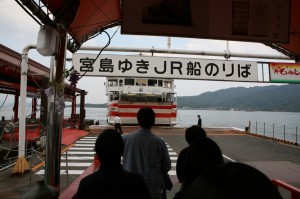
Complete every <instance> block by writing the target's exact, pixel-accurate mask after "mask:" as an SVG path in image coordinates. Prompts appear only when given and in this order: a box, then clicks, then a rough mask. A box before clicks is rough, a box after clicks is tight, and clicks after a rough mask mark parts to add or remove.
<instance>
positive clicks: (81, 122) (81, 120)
mask: <svg viewBox="0 0 300 199" xmlns="http://www.w3.org/2000/svg"><path fill="white" fill-rule="evenodd" d="M84 104H85V90H81V91H80V117H79V129H81V130H83V129H84V118H85V109H84Z"/></svg>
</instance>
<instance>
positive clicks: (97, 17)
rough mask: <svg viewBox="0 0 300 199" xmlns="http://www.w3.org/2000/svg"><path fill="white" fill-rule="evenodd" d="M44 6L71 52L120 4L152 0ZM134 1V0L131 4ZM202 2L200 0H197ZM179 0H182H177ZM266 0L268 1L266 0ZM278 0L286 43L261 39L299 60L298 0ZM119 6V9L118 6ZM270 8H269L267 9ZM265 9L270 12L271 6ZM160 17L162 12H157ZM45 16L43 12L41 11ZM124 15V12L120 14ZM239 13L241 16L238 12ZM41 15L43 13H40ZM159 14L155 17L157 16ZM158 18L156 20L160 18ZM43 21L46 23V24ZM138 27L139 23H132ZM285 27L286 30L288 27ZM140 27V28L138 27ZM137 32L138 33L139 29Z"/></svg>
mask: <svg viewBox="0 0 300 199" xmlns="http://www.w3.org/2000/svg"><path fill="white" fill-rule="evenodd" d="M17 1H20V2H22V3H23V5H25V6H26V7H27V9H31V11H32V12H33V10H34V9H32V7H34V6H32V5H30V6H29V5H28V4H34V2H35V1H34V0H31V1H30V0H17ZM196 1H197V2H198V0H190V1H185V2H196ZM28 2H30V3H28ZM41 2H42V3H43V4H44V6H45V7H46V8H47V9H48V11H49V12H51V13H52V14H53V19H54V20H52V22H53V23H50V22H49V20H45V19H40V21H42V23H44V24H45V23H49V24H50V25H51V24H52V25H53V24H56V25H62V26H63V27H65V29H66V30H67V32H68V33H69V34H70V35H71V36H72V39H71V40H69V43H68V50H70V51H71V52H75V51H77V50H78V49H79V47H80V46H81V44H83V43H84V42H85V41H87V40H88V39H90V38H93V37H95V36H96V35H97V34H99V33H101V31H103V30H105V29H107V28H110V27H113V26H116V25H120V24H121V16H122V15H121V13H122V12H125V11H126V10H124V9H126V8H124V5H125V3H126V4H130V5H131V6H130V9H131V11H130V12H132V13H133V12H135V13H137V12H139V10H140V9H141V8H140V7H141V5H142V6H143V5H144V4H146V3H149V2H152V1H151V0H143V1H141V0H126V2H125V1H124V2H122V3H124V5H122V6H121V0H109V1H103V0H41ZM134 2H138V3H137V4H135V3H134ZM153 2H154V1H153ZM157 2H160V3H162V2H164V1H157ZM166 2H167V1H166ZM168 2H172V3H173V5H177V7H178V5H179V3H180V2H181V1H178V0H173V1H168ZM201 2H204V1H201ZM205 2H209V3H210V4H211V5H216V4H219V3H220V1H217V0H210V1H205ZM243 2H254V3H255V1H254V0H245V1H243ZM181 3H182V2H181ZM268 3H269V1H268ZM279 3H283V4H284V5H290V12H289V14H290V16H289V19H290V20H289V22H287V21H285V22H284V23H288V26H287V27H289V28H286V29H287V31H289V32H288V33H287V34H288V39H287V40H288V41H287V42H286V43H282V42H279V43H277V42H272V41H271V42H270V41H261V43H264V44H266V45H268V46H270V47H272V48H274V49H276V50H278V51H280V52H282V53H284V54H286V55H288V56H289V57H291V58H292V59H294V60H295V61H297V62H299V57H300V1H299V0H284V1H280V2H279ZM222 4H223V5H225V6H227V7H228V6H232V5H231V4H232V1H229V0H228V1H223V2H222ZM121 7H122V9H121ZM179 7H180V6H179ZM270 10H271V9H270ZM270 10H269V12H272V10H271V11H270ZM160 14H161V15H162V16H161V17H164V13H160ZM41 16H45V15H41ZM123 17H124V16H123ZM241 17H242V16H241ZM42 18H43V17H42ZM158 18H159V17H158ZM132 20H136V19H135V18H133V17H129V18H122V25H123V24H124V23H127V24H128V23H129V24H130V23H131V21H132ZM160 20H161V19H159V20H158V21H160ZM49 24H47V25H49ZM185 25H186V24H183V26H185ZM159 27H161V23H157V24H156V25H155V24H154V25H153V27H152V29H157V30H159ZM133 28H139V27H133ZM288 29H289V30H288ZM140 31H141V30H140ZM142 31H144V32H143V33H142V34H148V35H151V34H153V35H159V34H154V33H151V31H147V30H142ZM139 34H141V33H139ZM168 36H178V37H185V33H184V34H182V33H181V32H180V30H179V29H178V30H176V29H175V30H174V31H172V32H171V33H170V34H168ZM195 38H202V37H195ZM207 39H215V38H207ZM222 39H224V40H230V38H228V39H226V38H222ZM240 41H249V40H245V39H240Z"/></svg>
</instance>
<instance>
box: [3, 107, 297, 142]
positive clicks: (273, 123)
mask: <svg viewBox="0 0 300 199" xmlns="http://www.w3.org/2000/svg"><path fill="white" fill-rule="evenodd" d="M85 110H86V119H91V120H94V121H98V122H99V124H100V125H101V124H106V113H107V109H106V108H85ZM0 111H1V112H0V117H1V116H4V117H5V118H6V119H10V118H11V117H12V116H13V112H12V110H9V109H5V107H4V108H2V109H1V110H0ZM30 111H31V110H30V109H28V110H27V115H30ZM76 112H77V113H79V108H77V109H76ZM70 115H71V107H66V108H65V110H64V117H65V118H69V117H70ZM197 115H201V118H202V125H203V127H220V128H221V127H235V128H239V129H241V130H244V129H245V127H250V131H251V132H252V133H257V134H261V135H266V136H269V137H273V136H274V137H279V138H281V139H286V140H289V141H293V142H296V141H297V143H300V113H298V112H266V111H253V112H247V111H221V110H182V109H179V110H178V111H177V125H176V126H178V127H189V126H191V125H195V124H197V121H198V118H197ZM37 117H39V112H37ZM273 134H274V135H273ZM298 134H299V135H298Z"/></svg>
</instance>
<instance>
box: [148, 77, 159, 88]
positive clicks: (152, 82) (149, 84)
mask: <svg viewBox="0 0 300 199" xmlns="http://www.w3.org/2000/svg"><path fill="white" fill-rule="evenodd" d="M156 85H157V80H156V79H148V86H156Z"/></svg>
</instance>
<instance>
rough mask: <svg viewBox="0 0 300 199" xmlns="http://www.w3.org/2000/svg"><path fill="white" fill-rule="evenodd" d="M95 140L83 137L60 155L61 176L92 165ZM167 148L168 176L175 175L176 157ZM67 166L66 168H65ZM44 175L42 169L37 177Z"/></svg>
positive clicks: (169, 148) (79, 172) (72, 173)
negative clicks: (168, 160)
mask: <svg viewBox="0 0 300 199" xmlns="http://www.w3.org/2000/svg"><path fill="white" fill-rule="evenodd" d="M96 139H97V137H91V136H89V137H83V138H81V139H80V140H78V141H76V142H75V143H74V146H73V147H71V148H70V149H69V150H68V151H67V154H66V153H64V154H62V156H61V175H66V174H69V175H81V174H82V173H83V172H84V171H85V169H87V168H88V167H89V166H90V165H91V164H92V163H93V160H94V154H95V151H94V146H95V142H96ZM166 144H167V143H166ZM167 147H168V151H169V155H170V159H171V166H172V168H171V170H170V171H169V175H176V161H177V157H178V156H177V153H176V152H175V151H174V150H173V149H172V148H171V146H170V145H168V144H167ZM66 156H67V159H66ZM67 165H68V168H67V167H66V166H67ZM44 173H45V171H44V168H43V169H41V170H39V171H38V172H37V174H39V175H43V174H44Z"/></svg>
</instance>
